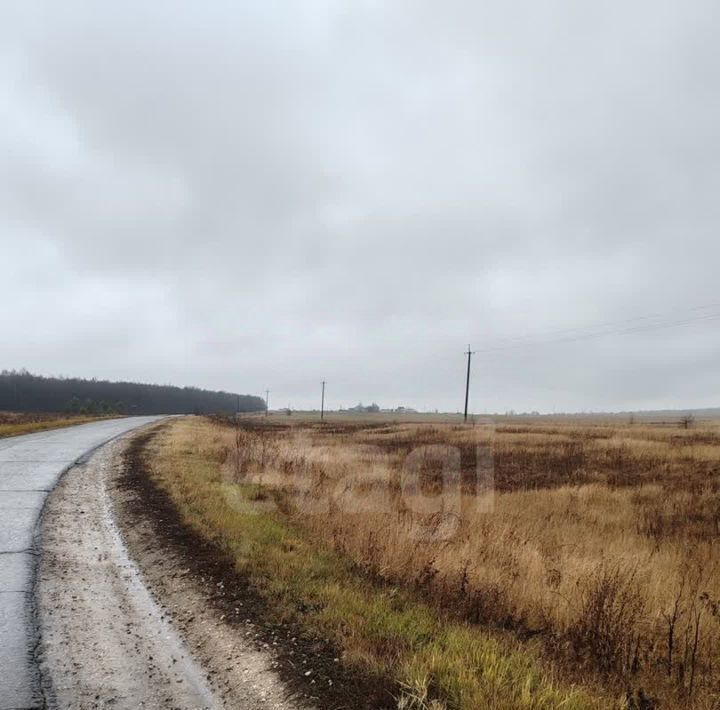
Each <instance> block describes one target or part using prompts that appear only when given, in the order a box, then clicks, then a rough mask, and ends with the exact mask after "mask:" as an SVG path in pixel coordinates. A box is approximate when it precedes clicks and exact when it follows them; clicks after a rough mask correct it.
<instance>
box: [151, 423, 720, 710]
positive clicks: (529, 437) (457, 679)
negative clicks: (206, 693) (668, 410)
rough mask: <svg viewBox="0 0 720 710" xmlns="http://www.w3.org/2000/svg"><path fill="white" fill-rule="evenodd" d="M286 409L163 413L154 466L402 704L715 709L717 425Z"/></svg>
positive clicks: (719, 606) (203, 521)
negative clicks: (317, 419)
mask: <svg viewBox="0 0 720 710" xmlns="http://www.w3.org/2000/svg"><path fill="white" fill-rule="evenodd" d="M290 419H291V418H290V417H287V418H285V417H283V418H277V417H270V418H269V419H266V418H263V417H259V418H247V419H242V420H240V421H239V422H233V421H229V420H228V421H225V420H219V419H218V420H214V421H208V420H203V419H187V420H181V421H177V422H174V423H173V424H172V426H171V427H170V428H168V429H166V430H165V432H164V433H163V434H162V435H161V437H159V438H158V441H157V444H156V450H155V459H154V461H155V463H154V469H155V475H156V476H157V479H158V481H159V482H160V483H161V485H162V486H163V487H164V488H165V489H166V490H167V491H168V492H169V493H170V495H171V497H172V498H173V500H174V501H175V503H176V505H177V506H178V507H179V508H180V510H181V512H182V513H183V515H184V516H185V517H186V519H187V521H188V523H189V524H191V525H192V526H194V527H195V528H196V529H197V530H199V531H200V532H201V533H202V534H203V535H205V536H207V537H208V538H209V539H213V540H216V541H218V543H219V544H221V545H223V546H224V547H225V548H226V549H228V550H230V551H231V552H232V554H233V555H234V557H235V559H236V560H237V565H238V569H240V570H241V571H243V573H245V574H246V575H248V576H249V578H250V579H251V580H252V582H253V584H254V585H255V586H256V587H257V588H258V589H259V590H260V591H261V593H262V594H263V595H264V597H265V598H266V600H267V603H268V605H269V606H270V607H271V608H273V609H274V610H275V612H274V613H276V614H278V615H279V616H281V617H282V616H285V617H287V618H294V619H296V617H297V616H298V613H297V609H298V608H300V609H302V610H303V611H302V614H300V618H301V621H302V623H304V624H306V625H307V626H308V627H309V629H310V631H312V632H313V633H318V634H321V635H323V636H326V637H331V638H332V639H333V643H334V644H335V645H336V646H337V647H338V648H339V649H340V652H341V654H342V661H343V663H345V664H348V665H350V666H352V667H354V668H357V669H360V670H361V671H363V672H366V673H368V674H372V675H373V676H375V677H378V678H385V679H389V680H390V681H391V685H392V684H394V687H395V688H396V689H397V693H396V694H397V696H398V697H401V698H402V699H401V703H402V704H403V706H404V707H448V708H477V707H507V708H512V707H560V706H562V707H627V708H652V707H673V708H685V707H695V708H715V707H718V703H719V702H720V701H719V698H720V671H719V670H718V668H717V655H718V649H720V601H719V600H718V595H719V594H720V570H719V568H718V562H719V561H720V555H719V554H718V543H717V539H718V533H719V532H720V500H719V499H718V495H717V494H718V488H719V486H720V463H719V461H720V456H719V455H720V428H718V427H717V426H716V425H715V424H713V423H702V424H700V423H698V424H693V423H689V422H688V423H687V424H688V426H687V428H684V427H681V426H678V425H677V424H672V425H670V424H661V423H651V424H650V423H638V424H630V423H627V422H625V423H622V422H620V421H618V420H609V421H604V422H598V423H590V422H588V421H585V420H583V421H581V422H577V421H572V420H570V421H568V420H562V421H556V422H546V421H544V422H527V421H516V422H512V423H510V422H500V423H498V424H492V423H481V422H478V423H476V425H475V426H473V425H462V424H459V423H452V424H445V423H441V422H439V421H438V422H433V423H411V422H400V423H395V422H392V421H389V420H387V419H381V420H375V421H373V420H372V419H371V418H370V419H365V420H360V421H359V420H352V419H351V418H348V417H346V418H343V419H338V420H336V421H331V422H328V423H325V424H324V425H320V424H319V423H311V422H310V421H309V420H307V419H302V418H300V419H295V420H293V421H290ZM361 600H365V601H362V602H361Z"/></svg>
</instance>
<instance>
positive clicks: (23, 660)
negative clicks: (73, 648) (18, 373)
mask: <svg viewBox="0 0 720 710" xmlns="http://www.w3.org/2000/svg"><path fill="white" fill-rule="evenodd" d="M160 418H161V417H128V418H126V419H114V420H109V421H102V422H93V423H91V424H82V425H80V426H75V427H70V428H67V429H56V430H55V431H50V432H40V433H37V434H28V435H25V436H16V437H10V438H8V439H0V669H1V670H0V710H10V709H15V708H40V707H43V705H44V700H43V696H42V693H41V689H40V677H39V672H38V667H37V663H36V660H35V647H36V644H37V629H36V624H35V612H34V608H33V594H32V591H33V590H32V587H33V579H34V574H35V567H36V557H37V549H36V540H35V536H36V529H37V524H38V520H39V517H40V513H41V511H42V507H43V504H44V502H45V498H46V497H47V495H48V493H49V492H50V491H51V490H52V489H53V488H54V486H55V484H56V483H57V481H58V479H59V478H60V475H61V474H62V473H63V472H64V471H65V470H66V469H67V468H69V467H70V466H72V465H73V464H74V463H76V462H78V461H79V460H82V459H83V458H84V457H85V456H87V454H88V453H90V452H91V451H93V450H94V449H96V448H97V447H98V446H101V445H102V444H104V443H106V442H107V441H109V440H111V439H114V438H115V437H117V436H120V435H121V434H125V433H126V432H128V431H130V430H132V429H136V428H137V427H140V426H143V425H145V424H149V423H151V422H154V421H157V420H158V419H160Z"/></svg>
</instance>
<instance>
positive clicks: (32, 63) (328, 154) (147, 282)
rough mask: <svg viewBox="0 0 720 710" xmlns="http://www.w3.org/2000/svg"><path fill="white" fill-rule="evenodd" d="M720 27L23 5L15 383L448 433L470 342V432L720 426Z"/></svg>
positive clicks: (314, 5) (5, 120) (14, 211)
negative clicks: (339, 410) (413, 421)
mask: <svg viewBox="0 0 720 710" xmlns="http://www.w3.org/2000/svg"><path fill="white" fill-rule="evenodd" d="M719 33H720V4H718V3H717V0H707V1H703V0H674V1H673V2H665V1H663V0H643V1H642V2H638V1H633V0H622V1H616V0H610V1H607V2H589V1H587V2H586V1H583V0H566V1H559V0H543V1H542V2H538V1H537V0H522V1H521V0H503V1H502V2H483V1H482V0H464V1H461V0H443V2H439V1H438V0H433V1H430V0H407V1H402V0H364V1H362V0H325V1H324V2H323V1H319V0H292V1H287V2H280V1H273V0H257V1H252V2H250V1H248V2H237V1H235V0H233V1H230V0H228V1H227V2H202V3H201V2H183V1H181V0H172V1H170V0H168V1H166V2H162V1H159V0H155V1H154V2H147V0H142V1H139V0H130V1H124V2H112V3H111V2H100V1H98V0H89V1H87V2H77V1H74V0H65V1H64V2H57V1H56V0H48V1H46V2H39V1H37V0H18V1H17V2H11V1H10V0H4V1H3V2H2V3H1V4H0V258H1V277H0V304H1V305H0V369H2V368H3V367H5V368H21V367H25V368H27V369H29V370H31V371H33V372H38V373H43V374H64V375H78V376H87V377H92V376H95V377H102V378H111V379H119V378H123V379H125V378H129V379H133V380H141V381H154V382H163V383H165V382H167V383H174V384H182V385H184V384H193V385H198V386H203V387H210V388H219V389H227V390H232V391H241V392H250V393H260V392H264V390H265V389H266V387H267V388H269V389H270V390H271V395H270V398H271V402H270V404H271V407H272V406H281V405H282V406H285V405H287V404H288V403H289V404H291V405H292V406H296V407H303V406H305V407H307V406H313V405H317V400H318V399H319V391H320V381H321V380H322V379H323V378H325V379H327V380H328V383H329V384H328V404H329V406H331V407H333V408H334V407H337V406H340V405H345V406H349V405H353V404H355V403H356V402H357V401H358V400H362V401H363V402H366V403H368V402H370V401H373V400H375V401H377V402H378V403H379V404H380V405H382V406H397V405H409V406H416V407H422V408H433V409H434V408H435V407H437V408H440V409H441V410H451V411H455V410H457V409H458V408H461V407H462V400H463V394H464V392H463V389H464V377H465V372H464V367H465V360H464V357H463V351H464V350H465V349H466V348H467V344H468V343H472V345H473V348H474V349H477V350H488V349H490V350H491V352H486V353H478V355H477V356H476V357H475V359H474V360H473V385H472V392H471V408H472V409H474V410H475V411H505V410H507V409H515V410H518V411H520V410H540V411H552V410H553V409H555V410H557V411H562V410H591V409H592V410H600V409H637V408H650V407H665V406H675V407H689V406H712V405H720V320H714V318H713V317H714V316H715V315H718V314H720V294H718V278H719V276H718V266H719V265H720V239H719V238H718V237H719V233H718V226H719V225H720V170H719V168H720V128H719V127H720V47H719V45H718V36H719ZM713 304H714V305H713ZM699 307H703V308H699ZM651 314H655V316H656V317H655V318H654V319H650V320H649V321H639V320H638V321H634V320H630V319H634V318H640V317H643V316H647V315H651ZM690 319H692V321H693V322H690V323H686V324H684V325H678V326H676V327H669V328H663V329H653V330H646V329H639V328H636V327H635V326H636V325H637V324H640V325H647V324H650V325H654V324H667V323H671V322H675V321H678V322H679V321H681V320H690ZM624 321H627V323H623V322H624ZM598 324H612V325H609V326H606V327H605V329H606V330H607V331H608V332H609V333H610V334H608V335H604V336H603V337H593V338H586V337H585V336H586V335H588V334H590V335H595V334H597V333H598V332H605V331H604V330H599V331H598V330H593V329H589V327H590V326H596V325H598ZM570 328H579V329H580V330H577V331H566V330H565V329H570ZM618 330H624V331H625V332H622V333H618V332H616V331H618ZM558 331H562V332H561V333H558ZM628 331H629V332H628ZM576 335H579V336H582V337H580V338H576V337H574V336H576ZM567 336H571V337H567ZM510 338H519V340H512V341H510V340H507V339H510ZM506 344H512V345H514V346H516V347H512V348H508V349H500V350H498V349H497V348H498V346H500V345H506Z"/></svg>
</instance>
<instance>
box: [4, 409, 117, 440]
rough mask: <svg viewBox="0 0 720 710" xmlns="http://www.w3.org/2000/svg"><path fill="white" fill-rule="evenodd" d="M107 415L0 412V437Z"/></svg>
mask: <svg viewBox="0 0 720 710" xmlns="http://www.w3.org/2000/svg"><path fill="white" fill-rule="evenodd" d="M107 418H108V417H85V416H78V417H71V416H66V415H63V414H0V439H3V438H5V437H8V436H19V435H20V434H33V433H34V432H37V431H49V430H51V429H61V428H62V427H67V426H74V425H76V424H87V423H88V422H95V421H98V420H99V419H107Z"/></svg>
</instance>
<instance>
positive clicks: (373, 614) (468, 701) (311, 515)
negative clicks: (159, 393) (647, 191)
mask: <svg viewBox="0 0 720 710" xmlns="http://www.w3.org/2000/svg"><path fill="white" fill-rule="evenodd" d="M358 434H359V437H360V443H358V444H357V445H355V444H353V443H351V441H352V439H354V438H355V436H356V435H358ZM335 436H337V437H338V438H337V443H335V440H334V437H335ZM361 440H362V434H361V433H347V432H339V433H337V434H324V433H323V432H317V431H308V430H306V429H305V428H304V427H302V426H300V427H299V428H297V429H293V430H289V431H288V430H282V429H278V430H277V431H271V432H270V433H269V434H264V433H259V432H257V431H252V430H237V431H236V430H235V429H233V428H232V427H228V426H225V425H223V424H222V423H213V422H209V421H208V420H204V419H198V418H192V419H183V420H175V421H174V422H172V423H171V424H170V425H168V427H167V428H165V429H164V430H163V431H162V432H161V433H160V434H159V436H158V437H157V438H156V439H155V441H154V443H153V444H152V445H151V449H150V453H151V457H150V466H151V470H152V475H153V477H154V478H155V480H156V481H157V482H158V483H159V484H160V485H161V487H162V488H163V489H164V490H166V491H167V492H168V493H169V494H170V496H171V498H172V499H173V501H174V502H175V504H176V505H177V506H178V508H179V510H180V511H181V513H182V515H183V517H184V518H185V520H186V521H187V522H188V523H189V524H190V525H192V526H193V527H194V528H195V529H196V530H197V531H198V532H200V533H201V534H202V535H204V536H205V537H207V538H209V539H211V540H214V541H216V542H217V543H218V544H219V545H221V546H222V547H223V548H224V549H225V550H227V551H228V552H229V553H230V554H231V555H232V556H233V557H234V559H235V560H236V565H237V567H238V569H239V570H240V571H241V572H242V573H243V574H245V575H247V576H248V578H249V579H250V580H251V582H252V584H253V587H254V589H255V590H256V591H257V592H258V593H259V594H260V595H261V596H262V598H263V599H264V600H265V603H266V604H267V607H268V614H269V615H270V617H271V618H274V619H276V620H286V621H291V622H293V623H298V624H301V625H303V626H304V627H305V629H306V631H307V632H308V633H310V634H312V635H316V636H318V637H319V638H328V639H331V640H332V642H333V643H334V644H335V645H336V646H337V647H338V648H339V649H340V657H341V661H342V663H344V664H345V665H347V666H348V667H350V668H353V669H355V670H359V671H361V672H363V673H365V674H367V675H368V676H369V677H373V678H384V679H390V680H392V681H393V684H394V687H395V689H396V694H397V701H398V703H399V706H400V707H403V708H428V709H429V708H436V709H438V710H439V709H441V708H456V709H462V710H476V709H477V708H498V709H500V708H506V709H507V710H511V709H515V708H538V709H540V708H548V709H549V708H560V707H562V708H599V707H620V706H621V705H622V702H621V696H622V693H621V692H620V691H615V690H613V691H611V692H609V693H608V694H607V695H605V694H598V692H597V691H593V690H592V689H591V688H590V687H586V688H585V689H580V688H579V687H577V685H576V684H573V683H571V682H570V681H569V680H568V676H570V675H572V676H573V677H578V675H579V674H577V673H574V674H569V673H567V674H562V673H561V674H558V672H557V667H556V665H555V664H554V663H553V661H552V659H549V658H542V657H541V656H542V652H543V646H542V644H541V643H537V642H533V641H529V642H521V641H519V640H518V639H516V638H515V637H514V636H513V635H512V634H507V633H501V632H499V631H497V630H494V631H493V630H490V629H488V628H485V627H483V626H481V625H479V624H477V623H474V622H473V621H471V620H469V619H467V618H464V616H463V615H462V614H459V613H457V610H454V609H452V608H446V607H445V606H444V605H443V603H438V601H439V600H434V599H433V598H432V597H431V596H428V595H427V594H426V593H425V592H426V590H425V589H422V588H421V587H420V586H418V585H417V584H416V582H417V579H416V577H417V572H418V571H419V570H421V569H422V568H423V566H424V565H425V564H426V562H427V557H428V554H430V552H429V551H425V552H422V551H420V550H418V549H417V547H418V546H417V542H415V543H414V549H413V546H412V545H411V544H410V542H409V538H407V535H408V532H409V528H408V527H407V526H404V525H397V526H393V524H392V522H391V520H390V518H389V517H388V516H387V515H385V514H383V513H373V512H368V513H359V512H357V511H353V512H350V513H347V514H346V513H341V512H339V511H334V510H333V509H332V506H330V507H329V508H328V507H327V506H324V505H323V504H322V497H323V496H322V494H321V491H320V489H319V488H318V489H317V490H316V493H317V495H316V496H315V500H316V501H317V502H319V503H320V506H319V508H318V510H310V507H311V506H310V503H311V498H312V496H313V493H312V491H313V486H314V485H315V484H314V482H313V481H315V479H316V477H317V474H319V473H322V472H331V473H333V475H336V474H337V472H338V469H342V470H343V471H344V472H347V471H348V470H349V471H352V472H353V475H356V477H357V483H358V484H367V483H368V482H371V483H372V482H373V481H376V480H377V481H380V480H382V478H383V476H386V474H387V469H386V462H384V461H383V460H382V456H381V454H380V452H379V451H377V450H369V449H367V447H366V446H365V445H364V444H363V443H361ZM238 454H240V456H238ZM363 457H365V458H363ZM290 468H292V469H293V471H294V473H297V474H298V476H295V475H293V476H292V478H293V483H292V485H290V484H289V481H288V476H289V473H288V471H289V469H290ZM298 477H299V478H300V479H302V478H305V477H306V481H305V483H307V484H309V485H304V484H303V483H302V481H298ZM295 484H299V485H295ZM323 511H324V512H323ZM390 517H392V518H396V517H397V516H396V513H395V512H394V511H393V513H392V515H391V516H390ZM368 542H370V544H368ZM465 544H470V543H469V542H467V541H466V542H465ZM473 544H474V543H473ZM409 545H410V546H409ZM401 552H402V553H403V554H404V558H403V556H402V554H400V553H401ZM458 559H461V558H453V557H452V556H448V558H447V564H448V565H450V564H451V563H452V564H453V565H454V566H455V567H457V564H456V563H457V561H458ZM443 560H444V558H443ZM443 560H441V559H440V558H438V559H437V564H438V565H442V564H446V562H444V561H443ZM448 569H449V568H448ZM404 575H410V576H408V577H405V576H404ZM382 576H385V578H386V579H385V580H382V579H380V577H382ZM387 582H390V584H388V583H387ZM608 698H614V699H613V700H608Z"/></svg>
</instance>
